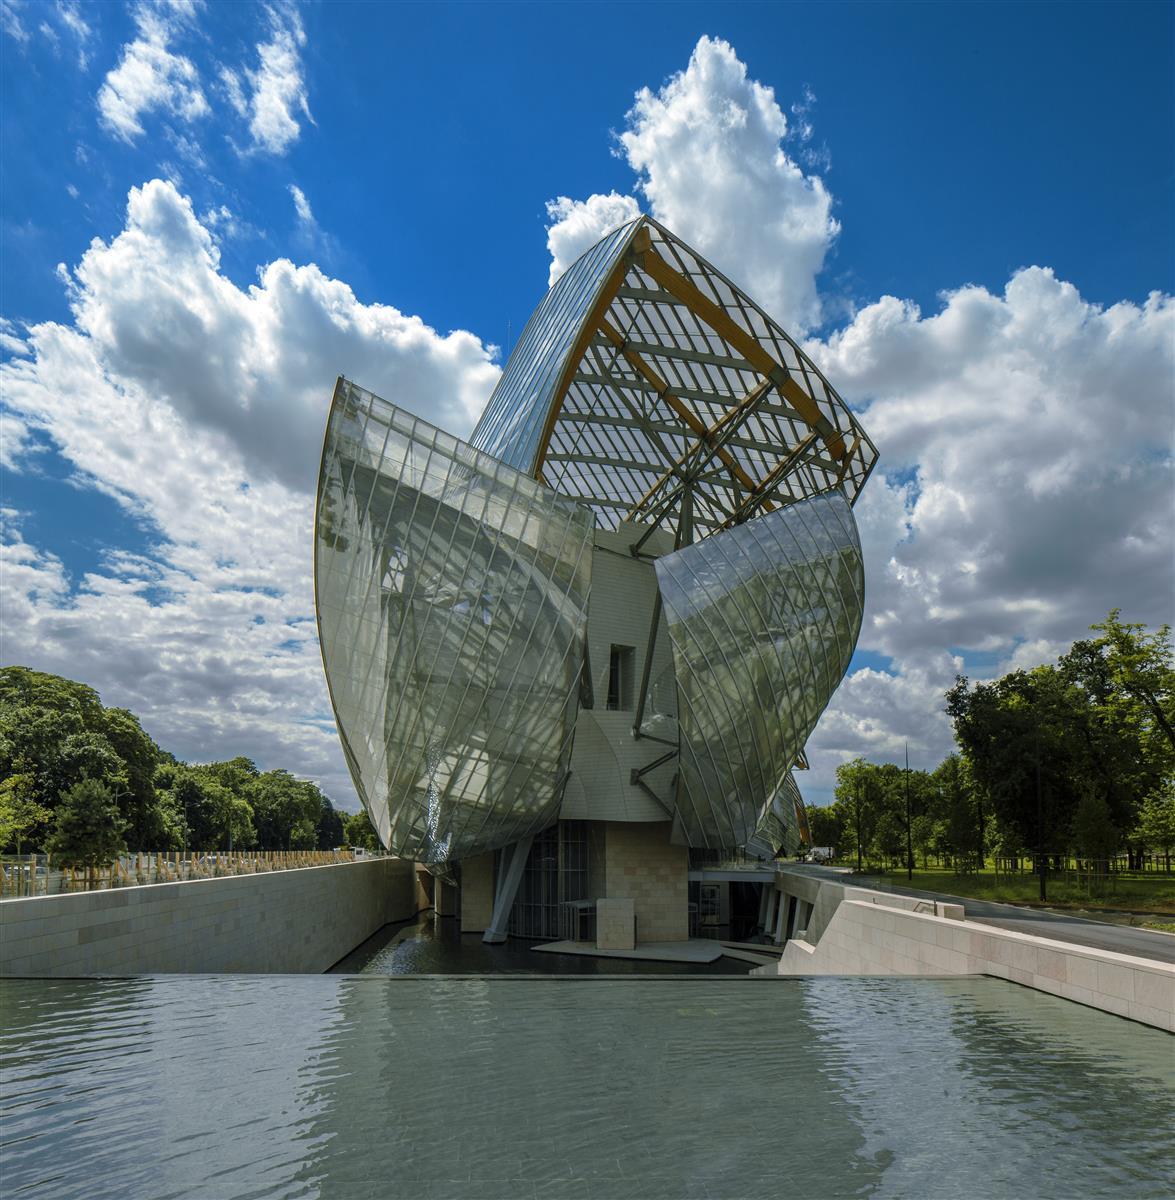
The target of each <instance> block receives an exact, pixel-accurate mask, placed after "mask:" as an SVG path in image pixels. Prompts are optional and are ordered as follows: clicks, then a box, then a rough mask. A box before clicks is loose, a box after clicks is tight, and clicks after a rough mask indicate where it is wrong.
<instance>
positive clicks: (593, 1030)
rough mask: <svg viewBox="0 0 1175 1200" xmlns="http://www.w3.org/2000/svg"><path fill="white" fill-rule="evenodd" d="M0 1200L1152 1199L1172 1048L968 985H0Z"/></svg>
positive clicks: (1127, 1026)
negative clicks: (1, 1199)
mask: <svg viewBox="0 0 1175 1200" xmlns="http://www.w3.org/2000/svg"><path fill="white" fill-rule="evenodd" d="M0 1018H2V1020H0V1028H2V1030H3V1033H2V1034H0V1051H2V1054H3V1065H4V1079H3V1089H2V1095H3V1099H2V1100H0V1172H2V1177H3V1190H4V1195H5V1197H6V1198H11V1197H17V1196H26V1195H30V1196H31V1195H37V1196H46V1197H54V1198H55V1200H56V1198H62V1200H64V1198H68V1197H74V1196H76V1197H86V1198H87V1200H94V1198H95V1197H98V1198H104V1197H115V1196H117V1197H120V1198H121V1197H126V1198H128V1200H129V1198H137V1197H151V1198H152V1200H164V1198H166V1197H189V1196H194V1197H214V1198H217V1200H220V1198H222V1197H266V1198H271V1197H272V1198H278V1197H295V1196H296V1197H341V1198H343V1200H352V1198H356V1200H366V1198H368V1197H371V1198H376V1197H380V1198H383V1197H405V1198H413V1200H416V1198H420V1200H430V1198H434V1200H442V1198H445V1200H447V1198H463V1197H469V1198H476V1200H494V1198H496V1197H503V1198H510V1200H515V1198H517V1197H525V1198H529V1197H537V1196H544V1197H545V1196H552V1197H605V1198H607V1200H624V1198H625V1197H633V1198H637V1197H639V1198H640V1200H647V1198H655V1197H731V1198H734V1197H738V1198H743V1197H770V1198H771V1200H776V1198H779V1197H788V1196H795V1197H805V1198H820V1197H840V1196H877V1197H913V1198H916V1200H926V1198H936V1200H937V1198H940V1197H942V1198H946V1197H961V1198H962V1197H965V1198H967V1200H978V1198H983V1197H1017V1198H1020V1197H1058V1198H1061V1197H1064V1198H1065V1200H1070V1198H1072V1197H1076V1196H1080V1197H1094V1196H1115V1197H1160V1196H1168V1195H1170V1194H1171V1193H1172V1191H1175V1174H1173V1160H1172V1151H1171V1148H1170V1131H1171V1129H1172V1127H1173V1126H1175V1095H1173V1087H1172V1071H1171V1067H1172V1047H1173V1045H1175V1040H1173V1039H1172V1038H1170V1037H1169V1036H1168V1035H1166V1034H1164V1033H1162V1032H1160V1031H1158V1030H1154V1029H1149V1028H1147V1027H1144V1026H1141V1025H1136V1024H1133V1023H1131V1022H1128V1021H1124V1020H1122V1019H1120V1018H1117V1017H1113V1016H1110V1015H1108V1014H1106V1013H1101V1012H1097V1011H1095V1010H1092V1009H1086V1008H1082V1007H1080V1006H1078V1005H1075V1004H1071V1003H1069V1002H1067V1001H1064V1000H1060V999H1056V998H1054V997H1051V996H1045V995H1042V994H1040V993H1037V992H1030V991H1027V990H1025V989H1021V988H1017V987H1016V986H1014V985H1012V984H1008V983H1005V982H1003V981H1001V980H994V979H966V980H957V979H955V980H926V979H843V978H825V979H792V980H788V979H761V980H760V979H725V980H724V979H720V978H714V977H705V976H694V977H677V978H674V977H658V978H631V979H623V978H612V979H554V978H540V979H535V978H529V979H528V978H521V977H509V976H494V977H476V976H475V977H467V978H436V977H431V978H430V977H426V976H402V977H398V978H389V977H386V976H385V977H380V976H341V975H331V976H188V977H181V976H162V977H156V978H139V979H129V980H111V981H101V980H91V981H83V980H78V981H66V980H61V981H54V980H8V981H4V982H3V984H0Z"/></svg>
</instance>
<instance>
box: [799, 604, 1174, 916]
mask: <svg viewBox="0 0 1175 1200" xmlns="http://www.w3.org/2000/svg"><path fill="white" fill-rule="evenodd" d="M1091 630H1092V632H1093V633H1095V634H1096V635H1097V636H1096V637H1091V638H1085V639H1081V640H1079V641H1076V642H1074V643H1073V645H1072V646H1071V647H1070V648H1069V650H1068V651H1067V652H1066V653H1065V654H1064V655H1062V656H1061V658H1060V659H1059V660H1058V662H1057V663H1056V664H1055V665H1050V666H1041V667H1035V668H1033V669H1032V670H1018V671H1013V672H1011V673H1010V674H1008V675H1005V676H1003V677H1002V678H1000V679H996V680H994V681H991V682H985V683H972V682H971V681H970V680H968V679H967V678H966V677H965V676H959V677H958V678H957V679H956V682H955V686H954V687H953V688H951V690H950V691H949V692H947V693H946V697H945V700H946V711H947V713H948V714H949V715H950V717H951V720H952V722H953V724H954V732H955V740H956V743H957V751H956V752H955V753H953V754H951V755H950V756H948V757H947V758H946V759H945V760H944V761H943V762H942V763H940V764H939V765H938V766H937V767H935V768H934V769H933V770H932V771H922V770H912V771H907V770H905V769H903V768H902V767H899V766H897V765H894V764H890V763H885V764H874V763H869V762H866V761H865V760H864V759H861V758H857V759H854V760H852V761H851V762H847V763H844V764H843V765H842V766H840V767H839V768H838V769H837V774H836V790H835V800H834V802H833V803H832V804H831V805H829V806H828V807H826V808H815V807H813V808H811V809H810V810H809V812H808V819H809V824H810V826H811V833H812V841H813V844H814V845H818V846H820V845H823V846H835V847H836V848H837V850H838V852H839V855H840V857H842V858H846V859H856V860H859V861H860V862H861V863H862V864H864V863H865V862H870V863H882V864H884V865H899V864H900V865H901V866H910V867H912V866H914V865H915V861H912V860H916V859H917V858H921V859H922V862H923V865H926V864H927V860H928V859H929V857H930V856H934V857H935V858H936V859H937V860H939V861H940V862H943V863H945V864H946V865H953V866H954V867H955V868H956V869H958V870H961V871H966V870H972V869H978V868H979V867H981V866H982V865H983V863H984V862H985V861H986V860H987V858H988V857H989V856H991V855H998V856H1001V857H1007V858H1021V857H1028V858H1030V859H1031V860H1032V861H1033V863H1034V865H1035V868H1036V870H1037V871H1038V872H1039V874H1040V876H1041V887H1042V895H1043V894H1044V893H1043V889H1044V887H1045V879H1046V876H1047V870H1048V867H1049V865H1050V864H1051V865H1052V866H1054V867H1059V866H1060V863H1061V861H1062V860H1063V859H1065V858H1067V857H1069V856H1072V857H1075V858H1079V859H1081V860H1084V861H1086V862H1090V863H1093V864H1099V865H1100V866H1101V868H1102V870H1103V871H1104V869H1105V866H1106V864H1108V862H1109V861H1110V860H1111V859H1113V858H1115V857H1116V856H1118V855H1119V854H1121V853H1122V852H1123V851H1124V852H1125V854H1126V856H1127V861H1128V865H1129V866H1130V867H1131V868H1135V867H1141V866H1142V864H1143V860H1144V855H1146V854H1147V853H1151V854H1161V855H1162V856H1163V857H1164V859H1165V865H1166V869H1167V870H1168V871H1169V870H1170V869H1171V853H1172V850H1173V849H1175V663H1173V659H1172V649H1171V635H1170V627H1169V626H1166V625H1164V626H1162V627H1161V628H1160V629H1158V630H1157V631H1148V630H1147V628H1146V627H1145V626H1143V625H1136V624H1127V623H1124V622H1123V621H1122V620H1121V618H1120V614H1119V610H1117V609H1115V610H1113V611H1112V612H1111V613H1110V615H1109V617H1108V618H1107V619H1106V620H1105V621H1104V622H1102V623H1101V624H1098V625H1094V626H1092V627H1091Z"/></svg>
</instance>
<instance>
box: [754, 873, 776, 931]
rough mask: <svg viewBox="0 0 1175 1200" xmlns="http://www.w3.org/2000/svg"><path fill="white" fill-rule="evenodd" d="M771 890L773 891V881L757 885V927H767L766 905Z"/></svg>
mask: <svg viewBox="0 0 1175 1200" xmlns="http://www.w3.org/2000/svg"><path fill="white" fill-rule="evenodd" d="M773 891H775V884H774V883H764V884H760V885H759V920H758V922H757V925H758V928H759V929H766V928H767V905H768V904H769V903H770V902H771V893H772V892H773Z"/></svg>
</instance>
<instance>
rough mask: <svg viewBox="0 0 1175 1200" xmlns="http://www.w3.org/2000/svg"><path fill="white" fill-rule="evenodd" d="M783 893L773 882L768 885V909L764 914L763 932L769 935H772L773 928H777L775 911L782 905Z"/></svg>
mask: <svg viewBox="0 0 1175 1200" xmlns="http://www.w3.org/2000/svg"><path fill="white" fill-rule="evenodd" d="M781 896H782V893H781V892H780V890H779V888H777V887H776V886H775V884H773V883H769V884H768V885H767V911H766V913H764V915H763V932H764V933H765V934H767V935H768V936H770V935H771V931H772V929H774V928H775V913H776V910H777V909H778V908H779V907H780V904H779V901H780V897H781Z"/></svg>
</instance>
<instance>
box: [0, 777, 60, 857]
mask: <svg viewBox="0 0 1175 1200" xmlns="http://www.w3.org/2000/svg"><path fill="white" fill-rule="evenodd" d="M21 765H23V764H20V763H19V762H18V764H17V769H16V771H15V772H14V773H13V774H12V775H9V776H8V778H7V779H5V780H3V781H0V849H2V848H5V847H12V848H13V849H15V851H16V853H17V854H20V853H21V852H22V850H23V849H24V845H23V843H24V841H25V840H26V839H27V838H28V836H29V834H30V833H32V832H33V831H34V830H37V829H38V828H40V827H42V826H45V825H47V824H48V822H49V820H50V818H51V817H52V816H53V813H52V811H51V810H50V809H49V808H47V807H46V806H45V805H44V804H40V803H38V802H37V799H36V779H35V777H34V776H33V774H32V772H31V771H27V770H21V769H20V768H21Z"/></svg>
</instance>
